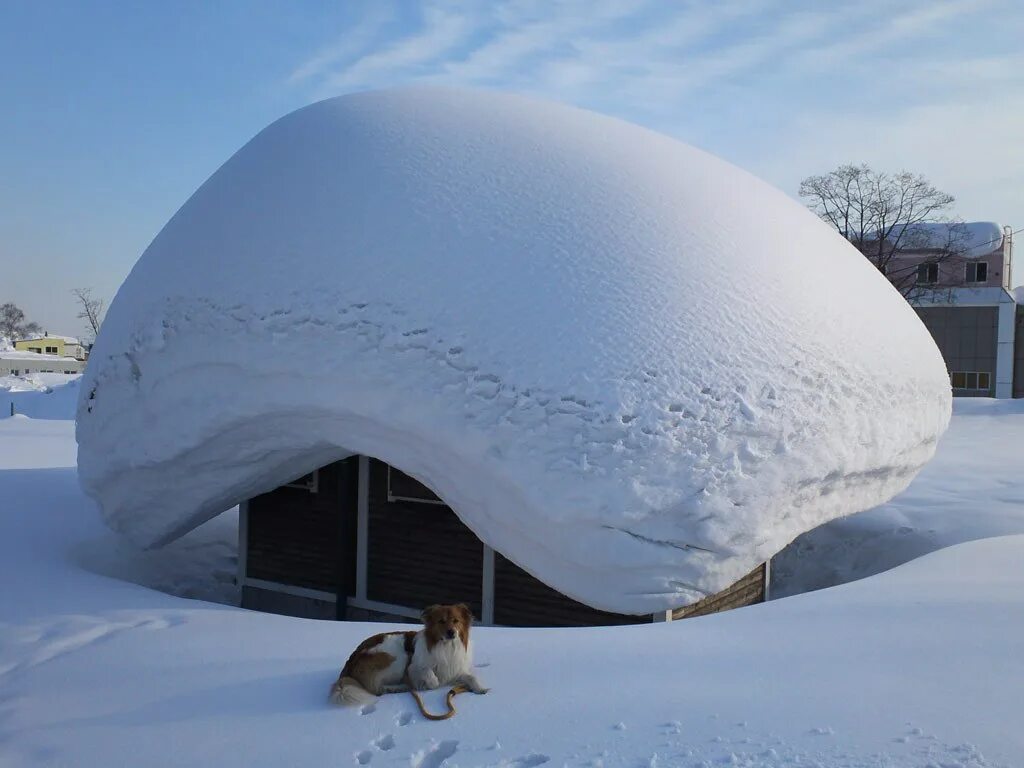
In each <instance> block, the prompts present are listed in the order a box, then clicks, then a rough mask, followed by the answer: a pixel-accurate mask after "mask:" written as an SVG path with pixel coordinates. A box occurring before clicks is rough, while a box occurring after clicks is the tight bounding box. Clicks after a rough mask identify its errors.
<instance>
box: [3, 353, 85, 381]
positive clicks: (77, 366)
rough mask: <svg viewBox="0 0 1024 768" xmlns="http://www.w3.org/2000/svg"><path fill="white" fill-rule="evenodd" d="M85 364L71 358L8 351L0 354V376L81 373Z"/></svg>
mask: <svg viewBox="0 0 1024 768" xmlns="http://www.w3.org/2000/svg"><path fill="white" fill-rule="evenodd" d="M83 370H85V362H84V361H83V360H76V359H75V358H73V357H61V356H60V355H53V354H45V353H39V352H26V351H24V350H8V351H4V352H0V376H24V375H26V374H29V373H81V372H82V371H83Z"/></svg>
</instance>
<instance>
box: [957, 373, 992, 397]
mask: <svg viewBox="0 0 1024 768" xmlns="http://www.w3.org/2000/svg"><path fill="white" fill-rule="evenodd" d="M991 381H992V380H991V374H990V373H989V372H988V371H953V372H952V373H950V374H949V383H950V384H951V385H952V386H953V389H967V390H972V391H976V392H977V391H981V392H987V391H988V390H989V387H990V386H991Z"/></svg>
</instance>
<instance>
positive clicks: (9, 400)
mask: <svg viewBox="0 0 1024 768" xmlns="http://www.w3.org/2000/svg"><path fill="white" fill-rule="evenodd" d="M81 378H82V375H81V374H79V373H75V374H64V373H32V374H29V375H27V376H0V417H3V416H7V415H9V414H10V412H11V405H12V404H13V405H14V410H15V413H20V414H22V415H25V416H30V417H32V418H33V419H74V418H75V406H76V405H77V404H78V386H79V381H80V380H81Z"/></svg>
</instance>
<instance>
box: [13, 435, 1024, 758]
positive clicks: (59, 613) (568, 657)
mask: <svg viewBox="0 0 1024 768" xmlns="http://www.w3.org/2000/svg"><path fill="white" fill-rule="evenodd" d="M70 427H71V425H70V423H68V422H54V421H47V422H40V421H34V420H31V419H16V420H10V419H8V420H3V421H0V499H3V503H2V504H0V581H2V583H3V584H4V585H5V586H6V588H5V589H2V590H0V698H2V710H0V711H2V713H3V716H2V717H0V764H2V765H4V766H18V767H19V768H31V767H33V766H40V768H42V767H43V766H46V767H47V768H52V766H75V768H108V767H109V766H114V765H133V766H136V765H138V766H147V768H158V767H159V766H186V765H187V766H206V765H211V766H217V767H218V768H233V767H234V766H239V767H241V766H244V767H245V768H261V767H262V766H275V767H276V766H282V765H303V766H335V765H341V766H360V765H368V766H370V768H384V767H385V766H388V767H392V766H393V767H395V768H397V767H399V766H400V767H401V768H410V766H411V767H412V768H440V767H441V766H442V765H449V766H463V768H468V767H469V766H489V767H490V768H531V767H536V766H545V767H546V766H563V765H567V766H574V767H575V766H580V767H581V768H582V767H583V766H590V768H593V767H594V766H604V768H634V767H635V766H641V765H643V766H673V767H675V766H685V767H686V768H690V767H691V766H701V767H704V768H706V767H707V766H734V767H736V768H793V767H794V766H812V765H814V766H819V768H922V766H945V767H947V768H1008V766H1019V765H1021V763H1022V756H1024V730H1022V729H1021V728H1020V727H1019V726H1018V723H1019V720H1020V715H1019V712H1020V680H1021V679H1022V678H1024V655H1022V654H1021V653H1020V638H1021V637H1022V635H1024V537H1020V536H1018V537H1013V538H1005V539H994V540H988V541H979V542H974V543H971V544H968V545H963V546H959V547H956V548H954V549H950V550H945V551H942V552H937V553H935V554H932V555H929V556H928V557H925V558H922V559H921V560H918V561H916V562H914V563H911V564H909V565H907V566H903V567H901V568H899V569H897V570H895V571H891V572H889V573H886V574H882V575H880V576H876V577H874V578H871V579H866V580H864V581H861V582H858V583H856V584H850V585H846V586H844V587H840V588H836V589H830V590H824V591H821V592H817V593H815V594H811V595H803V596H800V597H796V598H790V599H786V600H777V601H774V602H771V603H767V604H764V605H758V606H753V607H750V608H744V609H741V610H737V611H730V612H728V613H723V614H717V615H713V616H705V617H701V618H697V619H688V620H686V621H682V622H674V623H671V624H657V625H650V624H648V625H644V626H636V627H608V628H593V629H556V630H551V629H548V630H529V629H499V628H486V627H485V628H479V629H478V630H476V634H475V645H476V653H475V656H476V659H477V662H478V665H479V666H481V669H480V675H481V678H482V679H483V680H484V681H485V682H486V683H487V684H488V685H490V686H491V687H492V690H491V692H490V693H489V694H488V695H487V696H479V697H473V696H466V697H459V699H457V706H458V710H459V712H458V715H457V716H456V717H455V718H453V719H452V720H448V721H445V722H442V723H432V722H428V721H426V720H424V719H423V718H422V717H421V716H420V715H419V713H418V712H417V711H416V709H415V705H414V704H413V703H412V701H411V699H410V698H409V697H408V696H405V695H396V696H386V697H383V698H382V699H381V700H380V701H379V702H377V704H376V705H375V706H373V707H367V708H366V709H364V710H359V709H347V710H346V709H337V708H334V707H329V706H327V704H326V701H325V692H326V689H327V687H328V686H329V685H330V683H331V682H332V681H333V679H334V677H335V676H336V675H337V672H338V669H339V667H340V665H341V664H342V663H343V662H344V659H345V657H346V656H347V654H348V653H349V652H350V651H351V650H352V648H354V647H355V645H356V644H357V643H359V641H361V640H362V639H364V638H365V637H367V636H368V635H370V634H373V633H375V632H379V631H381V630H383V629H385V628H386V625H379V624H362V623H347V622H324V621H305V620H299V619H290V618H285V617H281V616H273V615H269V614H260V613H255V612H252V611H242V610H239V609H232V608H228V607H225V606H214V605H209V604H206V603H202V602H198V601H194V600H182V599H178V598H173V597H170V596H168V595H163V594H159V593H157V592H152V591H150V590H147V589H144V588H142V587H138V586H136V585H134V584H125V583H123V582H121V581H117V580H114V579H109V578H103V577H101V576H96V575H94V574H92V573H88V572H84V571H83V570H82V569H81V568H80V567H79V565H78V562H77V559H76V557H77V554H78V553H79V552H80V551H81V548H82V546H83V545H84V544H86V543H91V542H92V541H94V540H96V539H102V538H106V539H111V538H113V535H112V534H111V533H110V532H109V531H106V530H105V529H104V528H103V527H102V524H101V523H100V521H99V519H98V517H97V515H96V514H95V510H94V507H93V505H92V504H91V503H90V501H89V500H88V499H86V498H85V497H84V496H83V495H82V493H81V491H80V489H79V488H78V485H77V482H76V480H75V470H74V469H73V464H74V443H73V441H72V439H71V434H70ZM8 428H17V430H18V434H17V435H13V434H10V433H8V432H6V431H5V430H7V429H8ZM57 428H61V430H62V431H61V433H60V434H57V433H56V430H57ZM8 437H12V438H15V439H8ZM26 443H29V444H31V445H32V446H33V448H32V453H38V459H37V461H36V462H35V464H34V466H33V467H32V468H29V465H26V464H25V462H24V454H25V450H24V447H23V446H24V445H25V444H26ZM12 462H13V466H17V467H24V468H23V469H14V468H12ZM984 503H985V500H984V499H979V504H984ZM640 648H642V649H643V652H642V653H638V652H637V650H638V649H640ZM442 700H443V692H438V691H434V692H430V693H429V694H428V695H427V702H428V704H429V705H430V706H431V707H432V708H434V709H438V708H440V706H441V702H442ZM445 759H447V762H444V761H445Z"/></svg>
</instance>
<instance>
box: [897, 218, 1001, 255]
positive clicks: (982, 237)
mask: <svg viewBox="0 0 1024 768" xmlns="http://www.w3.org/2000/svg"><path fill="white" fill-rule="evenodd" d="M946 247H949V248H951V249H953V250H956V251H963V255H964V256H967V257H969V258H977V257H979V256H985V255H987V254H989V253H992V252H993V251H999V250H1001V249H1002V247H1003V228H1002V226H1000V225H999V224H998V223H996V222H994V221H968V222H949V223H925V224H913V225H911V226H910V227H907V232H906V234H905V235H904V240H903V244H902V250H907V251H919V250H920V251H924V250H931V249H938V248H946Z"/></svg>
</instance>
